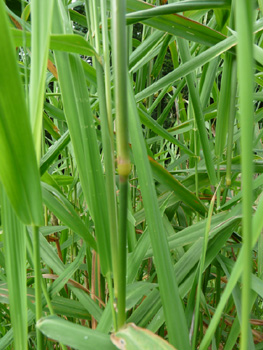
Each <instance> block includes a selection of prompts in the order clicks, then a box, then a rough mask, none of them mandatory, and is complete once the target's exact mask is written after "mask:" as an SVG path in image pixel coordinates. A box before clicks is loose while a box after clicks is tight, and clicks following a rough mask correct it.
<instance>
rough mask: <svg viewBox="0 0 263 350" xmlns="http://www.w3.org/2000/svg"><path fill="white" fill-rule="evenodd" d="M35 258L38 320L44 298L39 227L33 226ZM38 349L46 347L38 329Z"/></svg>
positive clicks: (40, 315)
mask: <svg viewBox="0 0 263 350" xmlns="http://www.w3.org/2000/svg"><path fill="white" fill-rule="evenodd" d="M33 247H34V248H33V253H34V256H33V259H34V269H35V307H36V322H37V321H38V320H39V319H40V318H41V317H42V300H41V264H40V249H39V228H38V226H33ZM36 333H37V350H42V349H44V347H43V335H42V333H41V332H40V331H39V330H38V329H37V330H36Z"/></svg>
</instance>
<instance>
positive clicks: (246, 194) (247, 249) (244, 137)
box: [236, 0, 254, 350]
mask: <svg viewBox="0 0 263 350" xmlns="http://www.w3.org/2000/svg"><path fill="white" fill-rule="evenodd" d="M253 5H254V4H253V1H247V0H240V1H238V4H237V6H236V24H237V33H238V46H237V65H238V79H239V98H240V99H239V102H240V118H241V149H242V154H241V164H242V167H241V169H242V186H243V197H242V208H243V244H244V270H243V287H242V320H241V350H246V349H248V340H249V332H250V323H249V318H250V298H251V293H250V288H251V270H252V263H251V249H252V246H251V241H252V240H251V233H252V203H253V201H252V179H253V161H252V147H253V118H254V110H253V83H254V81H253Z"/></svg>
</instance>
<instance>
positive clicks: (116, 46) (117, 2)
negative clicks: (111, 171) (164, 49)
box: [112, 0, 131, 327]
mask: <svg viewBox="0 0 263 350" xmlns="http://www.w3.org/2000/svg"><path fill="white" fill-rule="evenodd" d="M125 14H126V1H123V0H114V1H112V42H113V46H112V53H113V69H114V83H115V111H116V138H117V164H118V172H119V187H120V195H119V230H118V232H119V233H118V258H119V264H118V277H117V279H118V290H117V294H115V297H116V298H117V308H118V327H121V326H122V325H123V324H124V322H125V294H126V250H127V248H126V241H127V233H126V230H127V199H128V177H129V173H130V168H131V165H130V159H129V146H128V118H127V117H128V113H127V74H128V67H127V44H126V41H127V36H126V20H125Z"/></svg>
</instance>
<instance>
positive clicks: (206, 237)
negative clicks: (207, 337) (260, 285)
mask: <svg viewBox="0 0 263 350" xmlns="http://www.w3.org/2000/svg"><path fill="white" fill-rule="evenodd" d="M215 196H216V192H215V193H214V195H213V197H212V200H211V202H210V206H209V211H208V217H207V222H206V228H205V234H204V243H203V250H202V256H201V261H200V267H199V276H198V285H197V293H196V303H195V318H194V335H193V342H192V350H195V349H196V343H197V338H198V335H197V332H198V324H199V322H198V315H199V307H200V301H201V285H202V274H203V270H204V265H205V257H206V251H207V244H208V236H209V231H210V226H211V219H212V215H213V209H214V204H215Z"/></svg>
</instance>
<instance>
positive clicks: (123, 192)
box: [117, 176, 128, 328]
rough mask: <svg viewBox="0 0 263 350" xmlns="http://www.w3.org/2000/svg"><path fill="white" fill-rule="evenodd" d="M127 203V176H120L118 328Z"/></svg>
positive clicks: (122, 315) (123, 304) (122, 295)
mask: <svg viewBox="0 0 263 350" xmlns="http://www.w3.org/2000/svg"><path fill="white" fill-rule="evenodd" d="M127 205H128V177H121V176H120V211H119V232H120V235H119V256H118V258H119V265H118V283H119V285H118V299H117V307H118V328H120V327H122V326H123V325H124V323H125V320H126V311H125V309H126V265H127Z"/></svg>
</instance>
